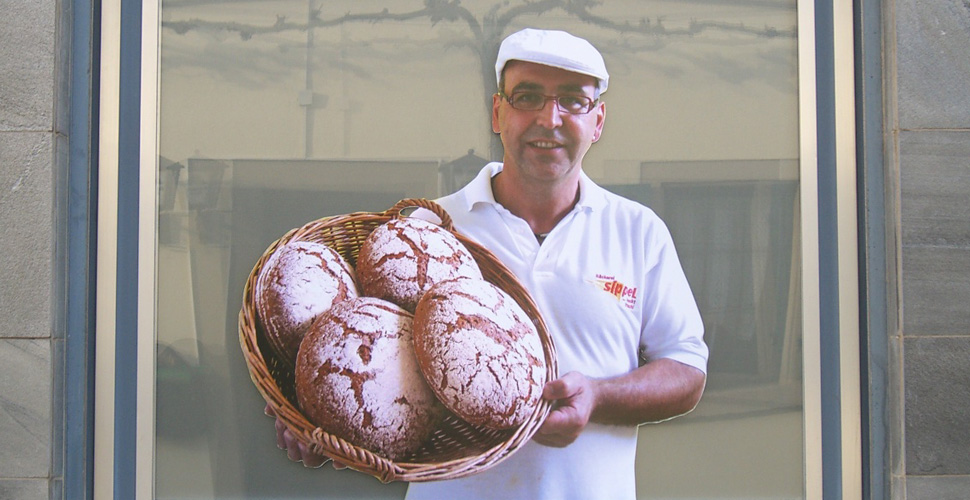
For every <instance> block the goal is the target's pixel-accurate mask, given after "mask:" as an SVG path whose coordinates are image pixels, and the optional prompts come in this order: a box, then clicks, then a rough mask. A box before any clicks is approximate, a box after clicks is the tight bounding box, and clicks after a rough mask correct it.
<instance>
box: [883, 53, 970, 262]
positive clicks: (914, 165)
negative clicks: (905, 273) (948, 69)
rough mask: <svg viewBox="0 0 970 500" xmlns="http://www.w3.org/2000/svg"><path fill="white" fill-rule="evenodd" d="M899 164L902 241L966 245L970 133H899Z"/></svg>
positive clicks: (969, 210)
mask: <svg viewBox="0 0 970 500" xmlns="http://www.w3.org/2000/svg"><path fill="white" fill-rule="evenodd" d="M968 52H970V50H968ZM968 81H970V80H968ZM967 86H968V87H970V84H968V85H967ZM966 107H968V108H970V104H967V105H966ZM899 164H900V166H899V169H900V181H899V187H900V196H901V199H900V212H901V216H902V239H903V244H904V245H940V246H959V247H964V248H970V203H967V193H970V131H963V132H958V131H946V132H944V131H920V132H903V133H901V134H900V136H899Z"/></svg>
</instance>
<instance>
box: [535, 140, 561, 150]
mask: <svg viewBox="0 0 970 500" xmlns="http://www.w3.org/2000/svg"><path fill="white" fill-rule="evenodd" d="M529 145H530V146H532V147H535V148H539V149H555V148H558V147H561V146H562V145H561V144H559V143H558V142H552V141H532V142H530V143H529Z"/></svg>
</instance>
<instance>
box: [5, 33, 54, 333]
mask: <svg viewBox="0 0 970 500" xmlns="http://www.w3.org/2000/svg"><path fill="white" fill-rule="evenodd" d="M0 17H2V16H0ZM51 148H52V134H51V133H50V132H46V133H45V132H2V133H0V221H3V237H2V238H0V255H3V256H4V258H3V259H0V283H3V286H2V287H0V319H2V321H0V338H4V337H8V338H9V337H47V336H50V334H51V282H52V272H51V265H52V260H53V258H52V253H51V252H52V251H53V248H52V247H53V245H52V241H53V234H54V232H53V221H52V219H53V184H54V183H53V180H52V177H51V163H52V161H53V152H52V150H51Z"/></svg>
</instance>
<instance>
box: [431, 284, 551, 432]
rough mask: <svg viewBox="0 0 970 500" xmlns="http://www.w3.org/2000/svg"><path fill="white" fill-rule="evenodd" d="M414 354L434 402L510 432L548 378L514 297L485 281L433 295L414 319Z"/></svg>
mask: <svg viewBox="0 0 970 500" xmlns="http://www.w3.org/2000/svg"><path fill="white" fill-rule="evenodd" d="M414 349H415V354H416V355H417V357H418V363H419V364H420V366H421V370H422V372H423V373H424V375H425V378H426V379H427V380H428V383H429V384H430V385H431V387H432V389H433V390H434V391H435V394H437V395H438V398H439V399H440V400H441V401H442V403H444V405H445V406H446V407H447V408H448V409H449V410H451V411H452V412H454V413H455V414H456V415H458V416H460V417H461V418H463V419H465V420H466V421H468V422H470V423H472V424H476V425H481V426H485V427H489V428H493V429H508V428H512V427H516V426H519V425H521V424H522V423H524V422H525V421H526V420H527V419H528V417H529V415H530V414H531V413H532V411H533V410H534V409H535V407H536V405H537V404H538V403H539V398H540V397H541V395H542V387H543V384H544V380H545V376H546V364H545V356H544V354H543V349H542V343H541V341H540V339H539V333H538V331H537V330H536V327H535V325H534V324H533V323H532V322H531V320H530V318H529V317H528V315H527V314H526V313H525V311H523V310H522V308H521V307H519V305H518V304H517V303H516V302H515V301H514V300H513V299H512V297H511V296H509V295H508V294H507V293H506V292H504V291H503V290H501V289H500V288H498V287H497V286H495V285H493V284H491V283H489V282H487V281H484V280H480V279H456V280H450V281H445V282H442V283H439V284H437V285H435V286H434V287H432V288H431V290H430V291H429V292H428V293H426V294H425V295H424V297H422V299H421V301H420V302H419V303H418V306H417V309H416V310H415V313H414Z"/></svg>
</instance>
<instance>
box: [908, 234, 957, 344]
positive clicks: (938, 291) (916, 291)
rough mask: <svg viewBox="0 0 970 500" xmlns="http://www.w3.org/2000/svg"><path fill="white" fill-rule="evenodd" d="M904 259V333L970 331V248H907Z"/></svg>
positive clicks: (943, 333)
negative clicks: (969, 301)
mask: <svg viewBox="0 0 970 500" xmlns="http://www.w3.org/2000/svg"><path fill="white" fill-rule="evenodd" d="M902 260H903V265H902V280H903V289H902V302H903V332H905V334H906V335H907V336H917V335H966V334H967V333H968V332H970V308H968V307H967V306H966V303H967V297H970V249H968V248H954V247H930V246H904V247H903V256H902ZM907 355H908V353H907Z"/></svg>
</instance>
